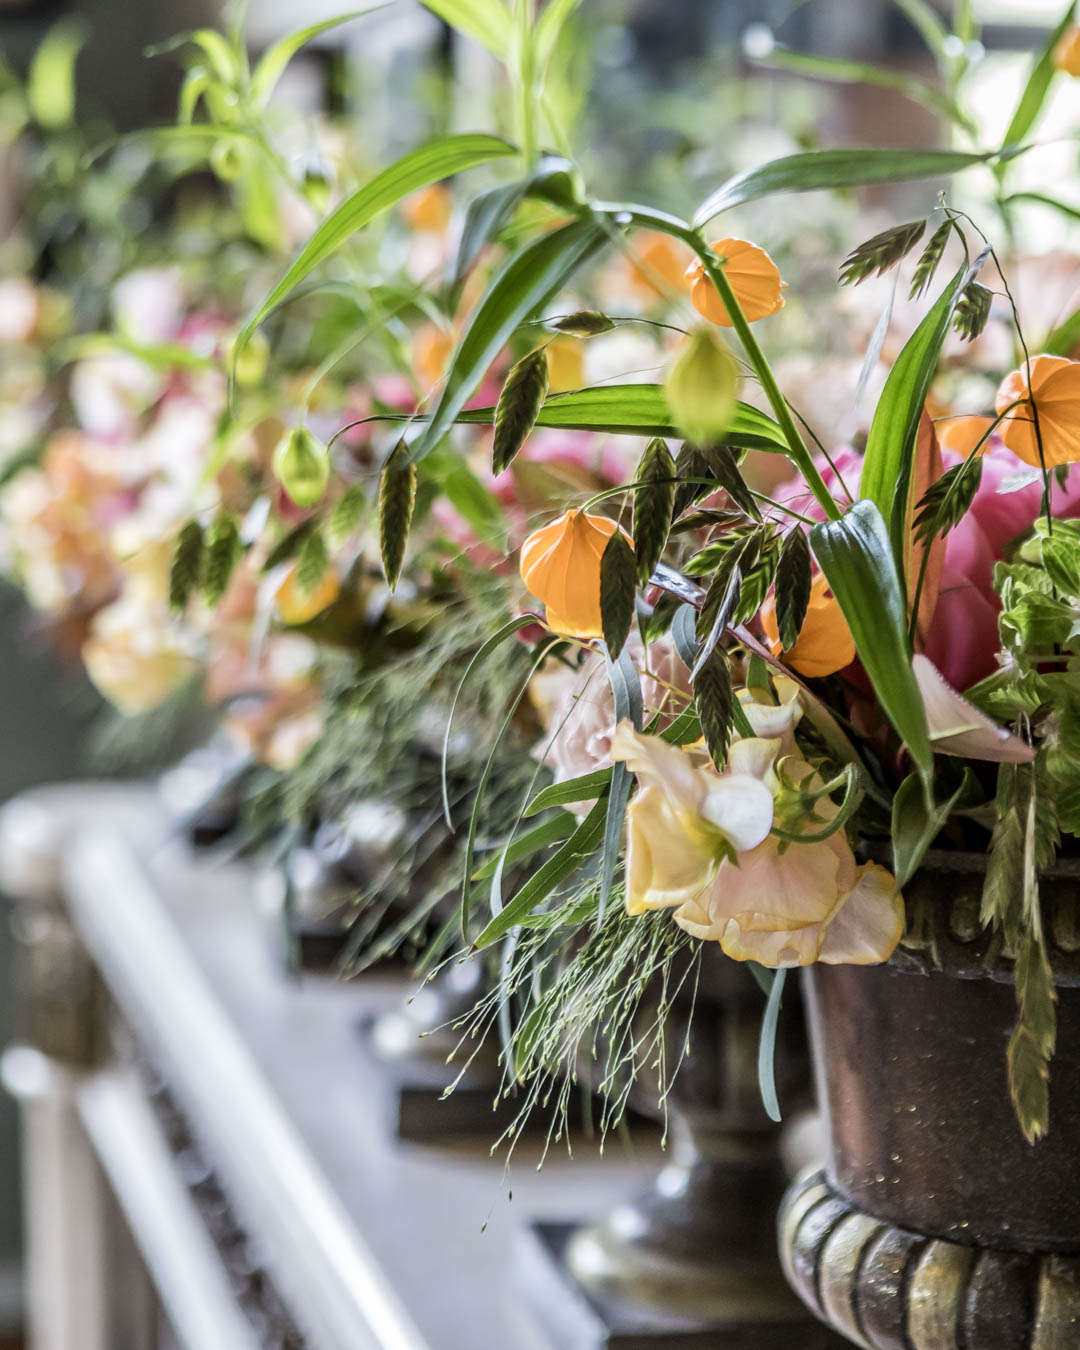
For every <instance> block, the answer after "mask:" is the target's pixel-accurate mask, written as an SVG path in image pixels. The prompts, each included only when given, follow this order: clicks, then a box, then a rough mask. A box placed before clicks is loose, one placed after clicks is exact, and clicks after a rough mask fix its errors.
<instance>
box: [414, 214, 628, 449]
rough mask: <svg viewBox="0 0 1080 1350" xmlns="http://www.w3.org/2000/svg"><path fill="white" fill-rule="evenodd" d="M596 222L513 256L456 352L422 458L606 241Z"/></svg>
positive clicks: (565, 229)
mask: <svg viewBox="0 0 1080 1350" xmlns="http://www.w3.org/2000/svg"><path fill="white" fill-rule="evenodd" d="M606 238H607V236H606V235H605V233H604V231H603V230H602V229H601V227H600V226H599V225H598V224H597V223H596V222H595V221H593V220H575V221H573V222H571V223H570V224H569V225H564V226H562V228H561V229H558V230H554V231H553V232H552V233H551V234H546V235H544V236H542V237H541V238H540V239H537V240H536V241H535V242H534V243H532V244H530V245H529V246H528V247H527V248H524V249H522V250H521V252H520V253H516V254H515V255H514V256H513V257H511V258H510V259H509V260H508V261H507V262H506V264H505V265H504V266H503V267H502V269H501V270H500V271H499V273H498V275H497V276H496V277H495V278H494V279H493V281H492V282H491V285H490V286H489V287H488V290H487V293H486V295H485V296H484V298H483V300H482V301H481V302H480V304H479V306H478V307H477V310H476V313H475V314H474V315H473V317H472V322H471V323H470V324H469V328H468V331H467V332H466V334H465V336H464V338H463V339H462V341H461V345H460V346H459V347H458V349H457V351H456V352H455V354H454V359H453V361H452V362H451V365H450V370H449V372H448V374H447V376H446V383H445V385H444V386H443V391H442V395H441V397H440V399H439V403H438V406H437V407H436V408H435V411H434V412H433V414H432V416H431V420H430V422H429V423H428V425H427V428H426V430H425V432H424V435H423V436H422V437H420V439H419V440H418V441H417V443H416V444H415V445H414V446H413V451H412V454H413V458H414V460H420V459H423V458H424V456H425V455H427V454H428V453H430V451H431V450H432V449H434V447H435V446H436V445H437V444H438V443H439V441H440V440H441V439H442V438H443V436H445V435H446V433H447V432H448V431H449V430H450V428H451V427H452V426H453V424H454V422H455V420H456V419H457V416H458V414H459V413H460V412H461V410H462V409H463V408H464V406H465V404H466V402H467V401H468V400H469V398H470V397H471V396H472V394H473V393H474V392H475V391H476V389H477V387H478V386H479V384H480V382H481V381H482V380H483V378H484V376H485V375H486V373H487V371H488V368H489V367H490V365H491V363H492V361H494V359H495V357H496V356H497V355H498V354H499V352H500V351H501V350H502V348H503V346H504V345H505V344H506V342H507V341H508V339H509V338H510V337H511V336H512V334H513V333H514V330H515V329H516V328H517V327H518V325H519V324H520V323H522V322H523V321H524V320H525V319H527V318H528V317H529V315H530V314H532V312H533V311H534V310H535V309H537V308H538V307H539V306H540V305H543V304H545V303H546V302H547V301H548V300H549V299H551V297H552V296H554V295H555V294H557V292H558V291H560V290H561V289H562V287H563V286H564V285H565V284H566V282H567V281H569V279H570V278H571V277H572V276H573V274H574V273H575V272H576V271H577V269H578V268H579V267H580V266H581V264H582V263H583V262H584V261H585V260H586V258H588V257H590V255H592V254H593V253H595V252H596V250H597V249H598V248H599V247H600V246H601V245H602V244H603V243H604V242H605V241H606Z"/></svg>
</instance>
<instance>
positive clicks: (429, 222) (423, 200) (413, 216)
mask: <svg viewBox="0 0 1080 1350" xmlns="http://www.w3.org/2000/svg"><path fill="white" fill-rule="evenodd" d="M453 209H454V198H453V195H452V194H451V192H450V189H449V188H447V187H444V186H443V185H442V183H432V184H431V186H430V187H426V188H421V189H420V191H419V192H414V193H413V195H412V196H411V197H407V198H406V199H405V206H404V214H405V220H406V221H407V223H408V224H409V226H410V227H411V228H412V229H414V230H424V231H430V232H432V233H436V234H441V233H442V232H443V230H445V229H446V227H447V226H448V225H449V224H450V216H451V214H452V212H453Z"/></svg>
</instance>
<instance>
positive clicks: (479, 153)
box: [188, 128, 514, 361]
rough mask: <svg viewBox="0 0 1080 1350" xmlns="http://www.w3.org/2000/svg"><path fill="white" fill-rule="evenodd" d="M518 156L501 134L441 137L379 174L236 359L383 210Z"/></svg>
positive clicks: (296, 266)
mask: <svg viewBox="0 0 1080 1350" xmlns="http://www.w3.org/2000/svg"><path fill="white" fill-rule="evenodd" d="M188 129H189V130H194V129H195V128H188ZM513 153H514V147H513V146H511V145H510V144H508V142H506V141H503V140H500V139H499V138H498V137H497V136H485V135H481V134H472V133H466V134H465V135H460V136H440V137H438V138H436V139H435V140H433V141H428V142H427V143H426V144H425V145H422V146H420V147H419V148H418V149H416V150H411V151H410V152H409V153H408V154H407V155H404V156H402V158H401V159H399V160H397V161H396V163H394V164H391V165H390V167H389V168H387V169H383V171H382V172H381V173H378V174H376V175H375V177H374V178H373V179H371V181H370V182H369V183H366V184H365V185H364V186H363V187H362V188H361V189H360V190H359V191H358V192H354V193H353V194H352V196H351V197H348V198H346V200H345V201H343V202H342V203H341V205H340V206H339V207H338V208H337V210H336V211H335V212H334V213H333V215H331V216H330V217H329V219H327V220H324V221H323V223H322V224H321V225H320V226H319V228H318V229H317V230H316V231H315V233H314V234H313V235H312V236H311V238H310V239H309V240H308V242H307V243H306V244H305V245H304V247H303V249H302V250H301V252H300V256H299V257H298V258H297V259H296V261H295V262H294V263H293V265H292V266H291V267H290V268H289V270H288V271H287V272H286V273H285V275H284V276H283V277H282V279H281V280H280V281H279V282H278V284H277V285H276V286H275V287H274V289H273V290H272V291H271V292H270V294H269V295H268V296H267V297H266V299H265V300H264V301H263V303H262V304H261V305H260V306H259V308H258V309H257V310H256V311H255V313H254V314H253V315H252V317H251V318H250V319H249V320H248V322H247V323H246V324H245V325H244V327H243V328H242V329H241V331H240V333H239V335H238V336H237V339H236V343H235V346H234V348H233V359H234V361H235V359H236V358H237V356H238V355H239V353H240V352H241V351H242V350H243V348H244V346H245V345H246V344H247V342H248V340H249V339H250V337H251V335H252V333H253V332H254V331H255V329H256V328H257V327H258V326H259V324H260V323H261V322H262V321H263V319H265V318H266V316H267V315H268V314H269V313H270V312H271V310H273V309H276V308H277V306H278V305H280V304H281V302H282V301H283V300H284V299H285V298H286V296H288V295H289V294H290V292H291V291H293V290H294V289H295V288H296V287H297V286H298V285H299V284H300V282H301V281H303V280H304V278H305V277H307V276H308V275H309V274H310V273H311V272H312V271H313V270H314V269H315V268H316V267H318V266H319V264H320V263H322V262H325V261H326V259H327V258H329V257H331V256H332V255H333V254H334V253H336V252H337V250H338V249H339V248H340V247H341V245H342V244H343V243H344V242H345V241H346V240H347V239H348V238H349V237H350V236H351V235H353V234H355V233H356V231H357V230H360V229H363V227H364V226H365V225H367V224H369V223H370V222H371V221H372V220H374V219H375V217H376V216H377V215H379V214H380V213H381V212H383V211H386V210H389V208H390V207H391V206H393V205H395V203H397V202H399V201H401V199H402V198H403V197H407V196H408V195H409V193H410V192H415V191H417V190H418V189H419V188H422V187H428V186H430V185H431V184H432V183H435V182H438V181H439V179H441V178H449V177H450V176H451V175H453V174H456V173H462V172H464V171H465V170H466V169H471V168H474V167H475V166H476V165H478V164H485V163H487V162H488V161H489V160H492V159H499V158H501V157H503V156H505V155H511V154H513Z"/></svg>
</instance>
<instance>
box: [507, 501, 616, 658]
mask: <svg viewBox="0 0 1080 1350" xmlns="http://www.w3.org/2000/svg"><path fill="white" fill-rule="evenodd" d="M618 528H619V526H618V525H617V524H616V523H615V521H613V520H610V519H609V518H608V517H607V516H594V515H590V514H589V513H588V512H586V511H567V513H566V514H565V515H563V516H560V517H559V519H558V520H554V521H552V522H551V524H550V525H545V526H543V527H542V528H541V529H539V530H534V531H533V533H532V534H530V535H529V537H528V539H526V540H525V542H524V544H522V546H521V579H522V581H524V583H525V585H526V586H528V588H529V590H530V591H531V592H532V594H533V595H535V596H536V598H537V599H538V600H542V601H543V602H544V604H545V606H546V607H547V624H548V627H549V628H550V629H551V630H552V632H555V633H562V634H563V635H564V636H566V637H579V638H595V637H601V636H602V635H603V631H604V630H603V624H602V623H601V619H600V559H601V558H602V557H603V555H604V549H605V548H606V547H607V542H608V540H609V539H610V538H611V536H612V535H613V534H614V533H615V531H616V530H617V529H618ZM623 533H624V534H625V533H626V531H625V530H624V531H623ZM627 538H629V536H627Z"/></svg>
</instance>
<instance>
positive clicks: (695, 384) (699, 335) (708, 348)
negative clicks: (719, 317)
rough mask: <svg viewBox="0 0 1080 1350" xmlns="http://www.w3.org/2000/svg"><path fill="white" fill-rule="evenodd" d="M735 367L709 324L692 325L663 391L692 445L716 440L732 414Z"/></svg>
mask: <svg viewBox="0 0 1080 1350" xmlns="http://www.w3.org/2000/svg"><path fill="white" fill-rule="evenodd" d="M738 389H739V367H738V365H737V364H736V361H735V357H734V356H733V355H732V353H731V351H730V349H729V348H728V346H727V344H726V343H725V342H724V341H723V340H722V339H721V338H719V337H718V336H717V334H716V333H715V332H714V331H713V329H711V328H695V329H694V331H693V332H692V333H691V334H690V337H689V339H688V340H687V342H686V343H685V345H684V346H683V348H682V350H681V351H680V352H679V354H678V356H677V357H676V358H675V360H674V362H673V363H672V364H671V366H669V367H668V371H667V374H666V375H665V377H664V395H665V397H666V399H667V405H668V408H669V409H670V410H671V415H672V417H673V418H674V420H675V424H676V425H677V426H678V427H679V429H680V430H681V431H682V433H683V435H684V436H685V437H686V438H687V440H690V441H693V442H694V444H695V445H711V444H713V443H714V442H716V441H718V440H720V439H721V438H722V437H723V435H724V433H725V432H726V431H727V429H728V427H729V426H730V425H731V420H732V418H733V417H734V415H735V396H736V394H737V393H738Z"/></svg>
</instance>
